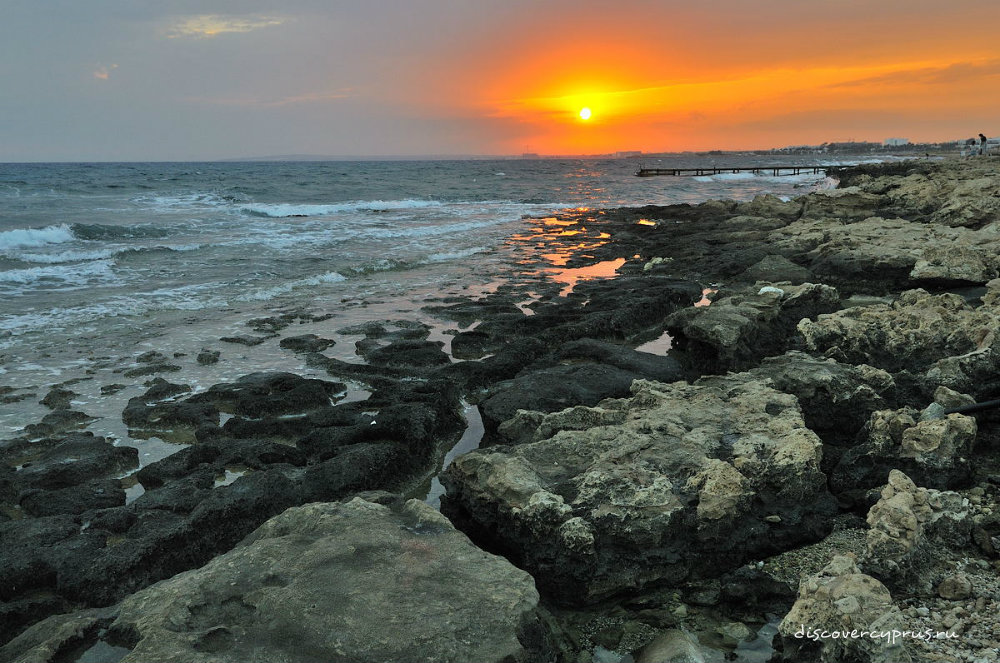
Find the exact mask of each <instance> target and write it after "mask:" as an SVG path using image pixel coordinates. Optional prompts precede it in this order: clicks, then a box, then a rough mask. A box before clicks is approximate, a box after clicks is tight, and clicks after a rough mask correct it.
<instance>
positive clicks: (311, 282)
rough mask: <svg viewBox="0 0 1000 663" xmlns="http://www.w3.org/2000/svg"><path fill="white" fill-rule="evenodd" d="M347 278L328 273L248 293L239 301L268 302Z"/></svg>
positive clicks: (336, 273) (337, 273)
mask: <svg viewBox="0 0 1000 663" xmlns="http://www.w3.org/2000/svg"><path fill="white" fill-rule="evenodd" d="M346 280H347V277H345V276H344V275H343V274H340V273H339V272H327V273H326V274H319V275H318V276H311V277H309V278H305V279H298V280H296V281H289V282H288V283H283V284H281V285H279V286H275V287H273V288H267V289H263V290H256V291H254V292H250V293H247V294H245V295H242V296H240V297H238V299H239V301H244V302H247V301H266V300H268V299H274V298H275V297H277V296H278V295H283V294H285V293H288V292H291V291H292V290H295V289H296V288H305V287H315V286H318V285H322V284H324V283H339V282H341V281H346Z"/></svg>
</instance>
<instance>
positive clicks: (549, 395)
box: [480, 364, 640, 431]
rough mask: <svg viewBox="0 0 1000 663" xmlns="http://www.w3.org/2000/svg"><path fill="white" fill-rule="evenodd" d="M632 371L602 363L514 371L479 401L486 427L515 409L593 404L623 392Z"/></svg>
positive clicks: (540, 409) (632, 376) (546, 409)
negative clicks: (531, 370) (507, 378)
mask: <svg viewBox="0 0 1000 663" xmlns="http://www.w3.org/2000/svg"><path fill="white" fill-rule="evenodd" d="M638 377H640V375H637V374H636V373H633V372H631V371H626V370H623V369H620V368H615V367H614V366H605V365H603V364H578V365H570V366H556V367H554V368H548V369H543V370H538V371H533V372H529V373H523V374H521V375H518V376H517V377H516V378H515V379H513V380H510V381H507V382H503V383H500V384H499V385H497V386H496V387H494V389H493V394H492V395H491V396H489V397H488V398H487V399H486V400H484V401H483V402H482V403H481V404H480V412H481V413H482V416H483V424H484V426H485V427H486V430H487V431H493V430H496V428H497V427H498V426H499V425H500V423H502V422H504V421H506V420H507V419H510V418H512V417H513V416H514V415H515V414H517V412H518V410H532V411H537V412H557V411H559V410H562V409H565V408H567V407H571V406H574V405H596V404H597V403H598V402H600V401H601V400H603V399H605V398H613V397H618V396H625V395H627V394H628V393H629V388H630V387H631V385H632V381H633V380H635V379H636V378H638Z"/></svg>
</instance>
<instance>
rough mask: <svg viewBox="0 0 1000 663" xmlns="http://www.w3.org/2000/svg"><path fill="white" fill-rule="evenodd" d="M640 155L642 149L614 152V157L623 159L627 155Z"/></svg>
mask: <svg viewBox="0 0 1000 663" xmlns="http://www.w3.org/2000/svg"><path fill="white" fill-rule="evenodd" d="M640 156H642V150H624V151H620V152H615V158H618V159H623V158H627V157H640Z"/></svg>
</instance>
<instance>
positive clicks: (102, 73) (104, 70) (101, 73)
mask: <svg viewBox="0 0 1000 663" xmlns="http://www.w3.org/2000/svg"><path fill="white" fill-rule="evenodd" d="M117 68H118V65H116V64H109V65H108V66H104V65H101V66H100V67H98V68H97V69H96V70H94V78H98V79H100V80H102V81H106V80H108V78H109V77H110V76H111V72H112V71H114V70H115V69H117Z"/></svg>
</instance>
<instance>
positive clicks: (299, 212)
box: [240, 200, 444, 219]
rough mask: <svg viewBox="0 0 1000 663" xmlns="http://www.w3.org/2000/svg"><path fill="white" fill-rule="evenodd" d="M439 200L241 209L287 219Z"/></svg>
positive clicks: (410, 206)
mask: <svg viewBox="0 0 1000 663" xmlns="http://www.w3.org/2000/svg"><path fill="white" fill-rule="evenodd" d="M442 205H444V203H442V202H440V201H437V200H357V201H353V202H349V203H335V204H330V205H296V204H293V203H253V204H250V205H243V206H241V207H240V210H241V211H242V212H244V213H246V214H250V215H252V216H262V217H266V218H272V219H287V218H291V217H300V216H329V215H331V214H340V213H342V212H389V211H393V210H406V209H421V208H426V207H441V206H442Z"/></svg>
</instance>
